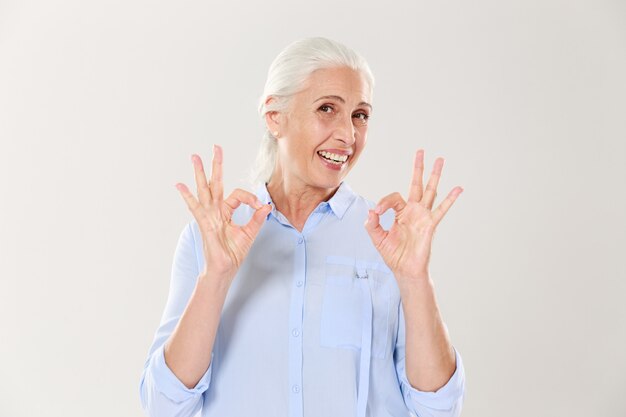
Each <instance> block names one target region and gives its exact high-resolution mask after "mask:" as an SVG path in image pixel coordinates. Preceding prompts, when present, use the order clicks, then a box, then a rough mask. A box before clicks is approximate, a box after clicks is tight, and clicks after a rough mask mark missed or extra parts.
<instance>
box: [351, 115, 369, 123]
mask: <svg viewBox="0 0 626 417" xmlns="http://www.w3.org/2000/svg"><path fill="white" fill-rule="evenodd" d="M354 117H356V118H357V119H360V120H359V121H360V122H362V123H367V121H368V119H369V118H370V116H369V114H367V113H357V114H355V115H354Z"/></svg>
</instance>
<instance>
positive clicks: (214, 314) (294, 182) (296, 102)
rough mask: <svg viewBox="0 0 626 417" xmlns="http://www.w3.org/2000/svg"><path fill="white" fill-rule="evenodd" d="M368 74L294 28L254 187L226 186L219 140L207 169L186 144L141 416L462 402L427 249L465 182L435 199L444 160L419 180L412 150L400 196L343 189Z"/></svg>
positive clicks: (353, 157)
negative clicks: (172, 247) (177, 223)
mask: <svg viewBox="0 0 626 417" xmlns="http://www.w3.org/2000/svg"><path fill="white" fill-rule="evenodd" d="M373 86H374V78H373V76H372V74H371V72H370V70H369V67H368V65H367V63H366V62H365V60H364V59H363V58H362V57H361V56H360V55H358V54H357V53H356V52H354V51H353V50H351V49H349V48H347V47H346V46H344V45H342V44H340V43H338V42H335V41H332V40H329V39H325V38H309V39H304V40H301V41H298V42H295V43H293V44H291V45H289V46H288V47H287V48H286V49H285V50H283V51H282V52H281V53H280V54H279V55H278V57H277V58H276V59H275V60H274V62H273V63H272V65H271V66H270V70H269V73H268V80H267V83H266V86H265V92H264V94H263V96H262V98H261V102H260V108H259V110H260V114H261V116H262V117H263V119H264V121H265V124H266V127H267V130H266V132H265V136H264V138H263V143H262V145H261V149H260V151H259V156H258V159H257V165H256V167H255V170H254V171H253V175H254V178H255V180H256V187H257V188H256V190H255V191H256V192H255V193H254V194H253V193H250V192H248V191H244V190H241V189H235V190H234V191H233V192H232V193H231V194H230V195H229V196H228V197H227V198H224V196H223V182H222V162H223V154H222V148H221V147H220V146H214V149H213V161H212V168H211V174H210V179H209V180H207V177H206V174H205V171H204V166H203V163H202V161H201V159H200V157H199V156H197V155H195V154H194V155H192V163H193V166H194V172H195V179H196V183H197V196H194V195H193V194H192V193H191V192H190V191H189V189H188V188H187V187H186V186H185V185H183V184H177V185H176V186H177V188H178V190H179V191H180V193H181V195H182V197H183V198H184V199H185V201H186V203H187V205H188V207H189V210H190V211H191V213H192V214H193V217H194V219H193V220H192V221H190V222H189V223H188V224H187V225H186V227H185V228H184V230H183V232H182V233H181V236H180V239H179V241H178V246H177V248H176V252H175V256H174V265H173V267H172V279H171V288H170V296H169V297H168V301H167V305H166V306H165V311H164V313H163V316H162V319H161V324H160V326H159V328H158V329H157V332H156V334H155V337H154V340H153V343H152V346H151V347H150V349H149V352H148V356H147V358H146V361H145V364H144V370H143V374H142V377H141V381H140V386H139V390H140V397H141V402H142V405H143V408H144V410H146V412H147V413H148V414H149V415H151V416H172V415H176V416H193V415H194V414H195V413H196V412H197V411H199V410H202V416H203V417H209V416H245V415H263V416H278V417H281V416H285V417H286V416H289V417H302V416H304V415H310V416H356V417H366V416H371V417H398V416H408V415H409V413H411V412H412V413H414V414H416V415H418V416H439V417H444V416H445V417H448V416H450V417H452V416H458V415H459V414H460V412H461V407H462V404H463V396H464V390H465V374H464V368H463V364H462V361H461V356H460V354H459V353H458V351H457V350H456V349H455V348H454V347H453V346H452V344H451V342H450V338H449V336H448V332H447V328H446V326H445V324H444V322H443V321H442V319H441V315H440V313H439V309H438V306H437V302H436V299H435V295H434V287H433V285H432V281H431V279H430V276H429V274H428V261H429V255H430V245H431V242H432V237H433V234H434V230H435V228H436V226H437V224H438V223H439V222H440V221H441V219H442V218H443V216H444V215H445V213H446V212H447V210H448V209H449V208H450V206H451V205H452V203H453V202H454V201H455V199H456V198H457V197H458V196H459V194H460V193H461V191H462V189H461V188H460V187H455V188H454V189H453V190H452V191H451V192H450V193H449V194H448V196H447V197H446V198H445V199H444V200H443V202H442V203H441V204H440V205H439V206H438V207H437V208H436V209H435V210H432V207H433V203H434V199H435V195H436V189H437V184H438V181H439V177H440V175H441V170H442V167H443V159H441V158H439V159H437V160H436V162H435V166H434V168H433V171H432V173H431V176H430V179H429V181H428V184H427V185H426V188H425V189H424V187H423V185H422V176H423V169H424V164H423V158H424V153H423V151H422V150H418V151H417V152H416V154H415V163H414V168H413V179H412V182H411V188H410V190H409V193H408V198H407V200H406V201H405V200H404V199H403V198H402V197H401V196H400V194H399V193H391V194H389V195H388V196H386V197H384V198H382V199H381V200H380V201H379V203H378V205H377V206H376V207H375V203H374V202H372V201H369V200H367V199H365V198H363V197H361V196H360V195H358V194H356V193H355V192H354V191H352V189H351V188H350V187H349V186H348V184H347V183H346V182H345V181H344V179H345V177H346V175H347V174H348V172H350V170H351V169H352V168H353V167H354V165H355V164H356V162H357V161H358V159H359V156H360V155H361V153H362V152H363V150H364V149H365V145H366V142H367V130H368V123H369V121H370V116H371V112H372V104H371V103H372V93H373ZM388 209H392V210H391V211H387V210H388ZM242 398H245V400H242ZM331 399H332V400H331Z"/></svg>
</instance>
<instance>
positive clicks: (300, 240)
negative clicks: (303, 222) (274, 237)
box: [298, 237, 304, 245]
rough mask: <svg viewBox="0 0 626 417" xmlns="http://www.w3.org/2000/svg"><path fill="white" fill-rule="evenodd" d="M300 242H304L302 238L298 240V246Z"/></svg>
mask: <svg viewBox="0 0 626 417" xmlns="http://www.w3.org/2000/svg"><path fill="white" fill-rule="evenodd" d="M302 242H304V238H302V237H301V238H299V239H298V245H301V244H302Z"/></svg>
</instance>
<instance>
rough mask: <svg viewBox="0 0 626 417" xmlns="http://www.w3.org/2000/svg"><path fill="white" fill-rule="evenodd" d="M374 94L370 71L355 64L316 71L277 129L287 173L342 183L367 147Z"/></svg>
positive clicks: (324, 184)
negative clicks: (364, 72)
mask: <svg viewBox="0 0 626 417" xmlns="http://www.w3.org/2000/svg"><path fill="white" fill-rule="evenodd" d="M371 95H372V92H371V90H370V88H369V86H368V84H367V81H366V79H365V77H364V76H363V75H361V73H359V72H357V71H355V70H353V69H351V68H348V67H337V68H327V69H320V70H317V71H315V72H313V73H312V74H311V76H310V77H309V78H308V81H307V82H306V83H305V85H304V89H303V90H302V91H300V92H299V93H297V94H296V95H295V96H293V97H292V100H291V103H290V106H289V110H288V111H287V113H286V114H281V116H282V117H281V118H280V120H281V123H280V124H279V126H277V128H276V129H275V130H279V132H280V137H279V139H278V144H279V145H278V146H279V153H280V157H279V158H280V168H281V171H282V174H283V179H284V180H285V181H286V182H288V183H291V184H292V185H295V183H298V184H300V185H305V186H312V187H320V188H326V189H329V188H335V187H337V186H338V185H339V183H340V182H341V181H342V180H343V178H344V177H345V176H346V175H347V174H348V172H349V171H350V170H351V169H352V167H353V166H354V164H355V163H356V161H357V160H358V158H359V155H360V154H361V152H362V151H363V148H364V147H365V142H366V140H367V127H368V120H367V119H368V118H369V116H370V114H371V110H372V109H371V105H370V104H369V103H371ZM335 160H339V161H335Z"/></svg>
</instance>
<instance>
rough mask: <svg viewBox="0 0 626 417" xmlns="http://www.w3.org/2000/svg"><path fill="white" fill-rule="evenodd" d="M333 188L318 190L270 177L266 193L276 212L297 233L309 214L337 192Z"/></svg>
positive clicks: (306, 185) (283, 178) (299, 183)
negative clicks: (279, 213)
mask: <svg viewBox="0 0 626 417" xmlns="http://www.w3.org/2000/svg"><path fill="white" fill-rule="evenodd" d="M338 188H339V187H335V188H319V187H313V186H311V185H308V184H305V183H302V182H301V181H299V180H298V179H295V178H294V179H288V178H285V177H282V176H278V178H277V177H276V176H274V175H272V178H271V179H270V182H269V183H267V191H268V192H269V194H270V196H271V197H272V201H273V202H274V206H275V207H276V210H278V211H280V212H281V213H282V215H283V216H285V217H286V218H287V220H289V222H290V223H291V225H292V226H293V227H295V228H296V229H297V230H298V231H302V229H303V228H304V224H305V223H306V220H307V219H308V218H309V216H310V215H311V212H313V210H315V208H316V207H317V206H318V205H319V204H320V203H321V202H322V201H328V200H329V199H330V198H331V197H332V196H333V195H334V194H335V192H336V191H337V189H338Z"/></svg>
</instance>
